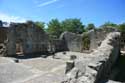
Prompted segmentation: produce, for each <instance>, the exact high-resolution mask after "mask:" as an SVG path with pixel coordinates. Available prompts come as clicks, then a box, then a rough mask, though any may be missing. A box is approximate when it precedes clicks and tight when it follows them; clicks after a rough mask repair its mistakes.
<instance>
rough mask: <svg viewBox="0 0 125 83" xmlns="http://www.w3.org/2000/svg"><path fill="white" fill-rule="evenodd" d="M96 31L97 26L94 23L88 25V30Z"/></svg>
mask: <svg viewBox="0 0 125 83" xmlns="http://www.w3.org/2000/svg"><path fill="white" fill-rule="evenodd" d="M92 29H95V25H94V24H93V23H90V24H88V26H87V27H86V30H87V31H88V30H92Z"/></svg>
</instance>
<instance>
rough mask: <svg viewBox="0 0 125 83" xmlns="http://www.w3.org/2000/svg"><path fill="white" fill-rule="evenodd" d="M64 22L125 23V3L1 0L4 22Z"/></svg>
mask: <svg viewBox="0 0 125 83" xmlns="http://www.w3.org/2000/svg"><path fill="white" fill-rule="evenodd" d="M55 18H57V19H59V20H60V21H62V20H64V19H68V18H79V19H81V21H82V22H83V24H84V25H87V24H88V23H94V24H95V25H96V26H100V25H101V24H104V23H105V22H108V21H110V22H113V23H117V24H120V23H123V22H125V0H0V20H2V21H7V22H25V21H26V20H33V21H43V22H45V23H48V22H49V21H50V20H51V19H55Z"/></svg>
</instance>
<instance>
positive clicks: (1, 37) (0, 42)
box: [0, 27, 8, 56]
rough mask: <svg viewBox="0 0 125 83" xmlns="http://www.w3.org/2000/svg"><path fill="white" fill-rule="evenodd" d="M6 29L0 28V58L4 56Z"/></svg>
mask: <svg viewBox="0 0 125 83" xmlns="http://www.w3.org/2000/svg"><path fill="white" fill-rule="evenodd" d="M7 30H8V29H7V28H5V27H0V56H4V55H6V44H7Z"/></svg>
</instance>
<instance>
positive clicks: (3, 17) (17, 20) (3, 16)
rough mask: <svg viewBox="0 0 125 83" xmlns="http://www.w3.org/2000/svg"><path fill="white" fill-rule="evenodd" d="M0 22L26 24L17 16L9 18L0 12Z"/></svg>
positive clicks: (9, 16) (24, 20)
mask: <svg viewBox="0 0 125 83" xmlns="http://www.w3.org/2000/svg"><path fill="white" fill-rule="evenodd" d="M0 20H2V21H5V22H21V23H22V22H26V19H24V18H21V17H19V16H11V15H8V14H5V13H1V12H0Z"/></svg>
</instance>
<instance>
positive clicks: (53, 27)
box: [47, 19, 63, 38]
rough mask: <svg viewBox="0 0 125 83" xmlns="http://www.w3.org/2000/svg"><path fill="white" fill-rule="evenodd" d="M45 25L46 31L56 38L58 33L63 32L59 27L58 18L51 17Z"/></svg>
mask: <svg viewBox="0 0 125 83" xmlns="http://www.w3.org/2000/svg"><path fill="white" fill-rule="evenodd" d="M47 25H48V29H47V32H48V33H49V34H50V35H52V36H54V37H56V38H58V37H59V36H60V34H61V33H62V32H63V31H62V28H61V23H60V22H59V20H58V19H52V20H51V21H50V22H49V23H48V24H47Z"/></svg>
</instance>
